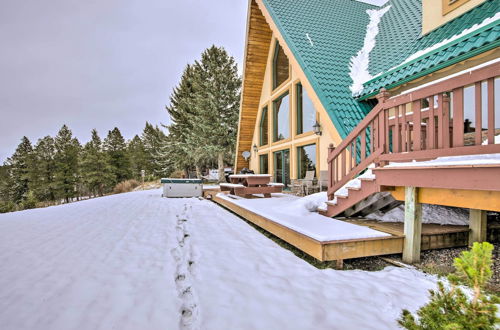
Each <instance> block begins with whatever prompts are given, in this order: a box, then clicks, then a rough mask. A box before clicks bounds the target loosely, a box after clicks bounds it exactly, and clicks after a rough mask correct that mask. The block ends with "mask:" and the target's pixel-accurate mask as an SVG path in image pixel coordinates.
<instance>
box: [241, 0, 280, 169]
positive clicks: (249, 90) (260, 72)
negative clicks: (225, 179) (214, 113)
mask: <svg viewBox="0 0 500 330" xmlns="http://www.w3.org/2000/svg"><path fill="white" fill-rule="evenodd" d="M271 37H272V32H271V29H270V27H269V25H268V24H267V22H266V19H265V18H264V16H263V15H262V12H261V11H260V9H259V7H258V5H257V3H256V2H255V1H254V0H251V1H250V3H249V12H248V21H247V40H246V46H245V62H244V71H243V87H242V93H241V104H240V107H241V108H240V118H239V125H238V139H237V143H236V160H235V164H234V166H235V171H239V170H241V169H242V168H244V167H248V161H245V159H244V158H243V156H242V155H241V154H242V152H243V151H250V152H251V151H252V139H253V133H254V128H255V123H256V120H257V113H258V109H259V101H260V95H261V91H262V84H263V81H264V74H265V70H266V65H267V56H268V53H269V46H270V44H271Z"/></svg>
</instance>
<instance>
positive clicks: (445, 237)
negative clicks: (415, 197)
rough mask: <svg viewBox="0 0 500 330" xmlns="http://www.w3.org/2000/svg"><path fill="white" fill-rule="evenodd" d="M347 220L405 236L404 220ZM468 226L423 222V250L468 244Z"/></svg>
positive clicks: (347, 220)
mask: <svg viewBox="0 0 500 330" xmlns="http://www.w3.org/2000/svg"><path fill="white" fill-rule="evenodd" d="M345 221H346V222H349V223H352V224H356V225H360V226H367V227H370V228H372V229H375V230H378V231H383V232H386V233H389V234H392V235H396V236H404V234H403V230H404V228H403V226H404V224H403V223H402V222H381V221H376V220H360V219H346V220H345ZM468 239H469V227H468V226H452V225H437V224H425V223H424V224H422V246H421V249H422V250H433V249H443V248H450V247H458V246H467V244H468Z"/></svg>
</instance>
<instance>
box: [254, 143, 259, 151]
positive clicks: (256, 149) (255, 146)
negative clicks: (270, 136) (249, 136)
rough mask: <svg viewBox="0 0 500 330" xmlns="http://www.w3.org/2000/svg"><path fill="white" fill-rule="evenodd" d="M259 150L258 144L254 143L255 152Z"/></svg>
mask: <svg viewBox="0 0 500 330" xmlns="http://www.w3.org/2000/svg"><path fill="white" fill-rule="evenodd" d="M257 151H259V148H257V145H256V144H255V143H254V144H253V152H255V153H257Z"/></svg>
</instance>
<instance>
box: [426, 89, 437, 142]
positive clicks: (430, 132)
mask: <svg viewBox="0 0 500 330" xmlns="http://www.w3.org/2000/svg"><path fill="white" fill-rule="evenodd" d="M427 127H428V129H427V149H435V148H436V120H435V114H434V96H433V95H431V96H429V121H428V122H427Z"/></svg>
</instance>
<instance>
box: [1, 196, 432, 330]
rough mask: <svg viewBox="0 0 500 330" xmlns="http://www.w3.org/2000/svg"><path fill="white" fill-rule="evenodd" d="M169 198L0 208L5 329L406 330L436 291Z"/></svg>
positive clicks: (407, 276) (193, 201)
mask: <svg viewBox="0 0 500 330" xmlns="http://www.w3.org/2000/svg"><path fill="white" fill-rule="evenodd" d="M160 196H161V191H160V190H156V191H140V192H132V193H125V194H120V195H114V196H108V197H103V198H96V199H92V200H88V201H82V202H79V203H73V204H67V205H61V206H56V207H49V208H44V209H36V210H29V211H23V212H14V213H8V214H1V215H0V264H1V265H2V268H1V271H0V297H1V299H0V324H1V325H2V326H1V327H2V329H16V330H25V329H51V330H59V329H61V330H63V329H64V330H72V329H75V330H76V329H78V330H87V329H122V330H127V329H131V330H132V329H149V330H156V329H192V328H195V327H196V326H198V327H200V328H203V329H207V330H211V329H291V330H294V329H312V328H315V329H398V324H397V322H396V320H397V319H398V317H399V316H400V313H401V310H402V309H403V308H406V309H409V310H411V311H415V310H416V309H418V308H419V307H420V306H421V305H423V304H424V303H426V302H427V300H428V289H433V288H435V284H436V278H435V277H434V276H429V275H425V274H423V273H421V272H419V271H416V270H411V269H404V268H395V267H387V268H385V269H384V270H383V271H379V272H364V271H336V270H332V269H327V270H320V269H317V268H315V267H313V266H311V265H310V264H308V263H306V262H305V261H303V260H302V259H299V258H297V257H296V256H295V255H293V254H292V253H291V252H290V251H288V250H286V249H283V248H281V247H279V246H278V245H277V244H276V243H274V242H273V241H272V240H270V239H268V238H266V237H265V236H264V235H262V234H260V233H259V232H258V231H256V230H255V229H253V228H252V227H251V226H249V225H247V224H246V223H245V222H243V221H241V219H239V218H238V217H236V216H235V215H233V214H232V213H230V212H228V211H226V210H224V209H223V208H221V207H219V206H217V205H216V204H214V203H212V202H209V201H206V200H198V199H197V198H177V199H173V198H172V199H167V198H161V197H160ZM277 207H279V205H277ZM305 220H308V219H305Z"/></svg>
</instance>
